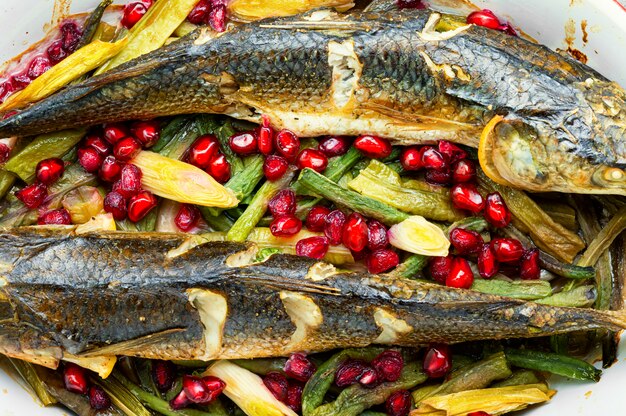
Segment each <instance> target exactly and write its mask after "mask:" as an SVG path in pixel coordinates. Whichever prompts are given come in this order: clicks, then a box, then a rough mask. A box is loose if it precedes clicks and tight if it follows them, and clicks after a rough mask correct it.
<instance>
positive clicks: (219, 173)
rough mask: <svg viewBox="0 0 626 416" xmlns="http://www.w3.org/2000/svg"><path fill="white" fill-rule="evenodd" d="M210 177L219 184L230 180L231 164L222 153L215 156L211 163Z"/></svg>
mask: <svg viewBox="0 0 626 416" xmlns="http://www.w3.org/2000/svg"><path fill="white" fill-rule="evenodd" d="M208 172H209V175H211V176H212V177H213V179H215V180H216V181H218V182H219V183H226V182H228V180H229V179H230V163H229V162H228V160H226V156H224V155H223V154H222V153H218V154H216V155H213V157H212V158H211V161H210V162H209V169H208Z"/></svg>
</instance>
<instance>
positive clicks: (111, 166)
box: [98, 156, 124, 182]
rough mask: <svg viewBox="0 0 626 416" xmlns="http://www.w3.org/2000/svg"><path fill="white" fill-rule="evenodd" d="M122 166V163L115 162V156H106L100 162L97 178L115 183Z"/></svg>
mask: <svg viewBox="0 0 626 416" xmlns="http://www.w3.org/2000/svg"><path fill="white" fill-rule="evenodd" d="M123 166H124V165H122V162H120V161H119V160H117V159H116V158H115V156H107V157H105V158H104V160H103V161H102V166H100V172H99V173H98V176H100V179H102V180H103V181H105V182H115V181H117V180H118V179H119V178H120V174H121V173H122V167H123Z"/></svg>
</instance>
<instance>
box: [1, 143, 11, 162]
mask: <svg viewBox="0 0 626 416" xmlns="http://www.w3.org/2000/svg"><path fill="white" fill-rule="evenodd" d="M10 154H11V148H10V147H9V146H7V145H6V144H4V143H0V163H4V162H6V161H7V160H9V155H10Z"/></svg>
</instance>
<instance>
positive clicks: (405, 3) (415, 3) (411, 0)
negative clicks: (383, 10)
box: [396, 0, 428, 10]
mask: <svg viewBox="0 0 626 416" xmlns="http://www.w3.org/2000/svg"><path fill="white" fill-rule="evenodd" d="M396 4H397V5H398V8H399V9H417V10H421V9H425V8H427V7H428V4H426V3H425V2H424V0H397V1H396Z"/></svg>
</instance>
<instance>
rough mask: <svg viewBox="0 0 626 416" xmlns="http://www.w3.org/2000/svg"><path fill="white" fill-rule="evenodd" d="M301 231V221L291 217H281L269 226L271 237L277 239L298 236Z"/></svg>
mask: <svg viewBox="0 0 626 416" xmlns="http://www.w3.org/2000/svg"><path fill="white" fill-rule="evenodd" d="M301 229H302V221H300V219H298V217H294V216H293V215H283V216H281V217H278V218H276V219H275V220H274V221H272V223H271V224H270V231H271V232H272V235H275V236H277V237H288V236H290V235H294V234H298V233H299V232H300V230H301Z"/></svg>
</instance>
